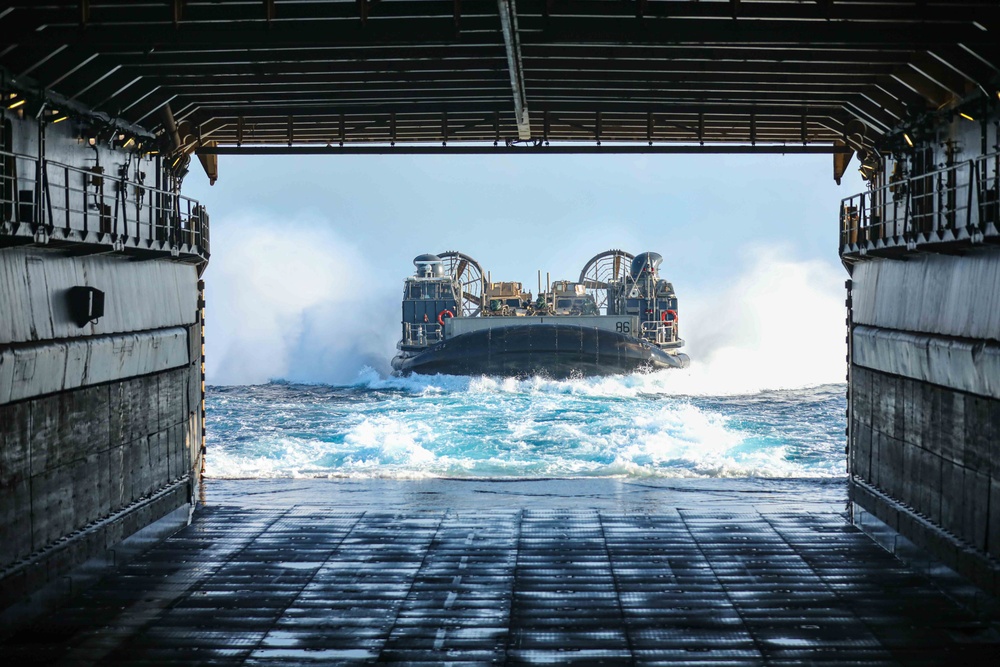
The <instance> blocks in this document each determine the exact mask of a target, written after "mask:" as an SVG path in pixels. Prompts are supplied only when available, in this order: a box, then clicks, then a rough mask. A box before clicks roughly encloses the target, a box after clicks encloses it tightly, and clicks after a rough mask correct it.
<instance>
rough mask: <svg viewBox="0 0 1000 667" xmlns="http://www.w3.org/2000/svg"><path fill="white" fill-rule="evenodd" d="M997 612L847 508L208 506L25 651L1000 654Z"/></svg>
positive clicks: (6, 650) (338, 655) (374, 656)
mask: <svg viewBox="0 0 1000 667" xmlns="http://www.w3.org/2000/svg"><path fill="white" fill-rule="evenodd" d="M998 650H1000V639H998V637H997V636H996V633H995V631H994V629H993V627H992V625H991V624H989V623H985V622H983V621H982V620H980V619H977V618H976V617H975V616H973V615H972V614H971V613H970V612H968V611H965V610H963V608H961V607H959V606H958V605H956V604H955V603H953V602H952V601H951V600H950V599H949V598H948V597H946V596H945V595H944V594H942V593H941V592H940V591H939V590H938V589H936V588H935V587H933V586H932V585H931V584H930V583H929V581H928V580H927V579H925V578H924V577H923V576H921V575H920V574H918V573H916V572H915V571H913V570H912V569H910V568H908V567H907V566H905V565H904V564H902V563H901V562H900V561H898V560H896V559H895V558H894V557H892V556H891V555H890V554H889V553H887V552H885V551H883V550H882V549H881V548H879V547H878V546H877V545H876V544H875V543H873V542H872V541H871V540H870V539H869V538H867V537H866V536H865V535H863V534H862V533H860V532H859V531H858V530H856V529H855V528H853V527H852V526H850V525H849V524H847V523H846V521H845V520H844V518H843V517H842V516H841V515H839V514H837V513H835V512H832V511H831V512H811V513H805V512H781V511H778V512H770V511H764V512H761V511H746V512H738V513H737V512H726V511H704V510H700V509H698V510H685V509H680V510H673V511H664V512H659V513H656V514H643V513H622V512H612V511H602V510H589V509H534V510H532V509H526V510H509V511H508V510H497V511H490V510H474V511H446V510H426V511H417V510H414V511H404V512H391V511H374V510H372V511H358V512H345V511H343V507H342V506H340V507H339V508H328V507H322V506H316V505H308V506H306V505H296V506H292V507H289V508H277V509H248V508H241V507H235V506H220V507H209V508H206V509H204V510H203V511H201V512H200V513H199V514H198V515H197V518H196V520H195V522H194V523H193V524H192V525H191V526H190V527H188V528H187V529H185V530H183V531H182V532H180V533H178V534H177V535H175V536H174V537H172V538H170V539H169V540H168V541H167V542H165V543H164V544H163V545H162V546H160V547H158V548H156V549H154V550H152V551H151V552H148V553H147V554H146V555H144V556H142V557H140V558H139V559H137V560H135V561H133V562H132V563H131V564H128V565H125V566H123V567H121V568H119V570H118V571H117V572H116V573H115V574H114V575H113V576H109V577H107V578H105V579H104V580H102V581H101V582H100V583H99V584H98V585H97V586H95V587H94V588H92V589H90V590H88V591H85V592H84V593H83V594H81V595H79V596H78V597H76V598H75V599H74V600H72V601H71V602H70V603H69V604H68V605H67V606H64V607H62V608H60V609H59V610H57V611H56V612H54V613H52V614H50V615H48V616H46V617H45V618H43V619H42V620H40V621H39V622H37V623H36V624H35V625H34V626H33V627H32V629H31V630H30V631H25V632H21V633H20V634H18V635H16V636H14V637H12V638H10V639H8V640H7V641H6V642H5V643H3V644H0V656H3V663H4V664H7V665H18V664H28V663H38V662H58V663H60V664H101V665H104V664H129V665H144V664H149V665H152V664H156V665H164V664H191V665H194V664H221V665H229V664H247V665H276V664H282V665H283V664H303V663H309V662H323V663H344V662H364V661H371V662H392V663H397V664H424V665H429V664H440V663H445V662H459V663H465V664H483V665H499V664H509V665H516V664H610V665H619V664H621V665H626V664H642V665H654V664H658V665H676V664H679V663H695V664H705V665H708V664H712V665H744V664H771V665H781V664H802V663H803V662H808V663H829V664H844V663H850V664H872V665H875V664H907V665H909V664H915V665H916V664H919V665H924V664H926V665H936V664H943V663H946V662H951V663H953V664H956V665H958V664H988V663H990V662H992V661H993V660H995V656H996V655H997V651H998Z"/></svg>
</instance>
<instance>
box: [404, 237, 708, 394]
mask: <svg viewBox="0 0 1000 667" xmlns="http://www.w3.org/2000/svg"><path fill="white" fill-rule="evenodd" d="M662 262H663V257H662V256H660V255H659V254H658V253H655V252H644V253H640V254H638V255H631V254H629V253H627V252H623V251H621V250H608V251H606V252H603V253H601V254H599V255H597V256H595V257H594V258H592V259H591V260H590V261H589V262H588V263H587V264H586V266H584V268H583V271H582V272H581V273H580V278H579V280H577V281H575V282H573V281H568V280H558V281H555V282H552V283H550V282H549V281H548V280H546V284H545V286H544V289H543V285H542V280H541V272H539V280H538V293H537V296H533V295H532V293H531V292H526V291H525V290H524V286H523V284H522V283H518V282H493V281H492V279H491V277H490V276H489V274H485V273H484V272H483V269H482V266H480V264H479V263H478V262H477V261H476V260H474V259H473V258H471V257H469V256H468V255H465V254H463V253H460V252H454V251H449V252H444V253H440V254H437V255H431V254H426V255H419V256H418V257H417V258H416V259H414V260H413V264H414V266H415V267H416V272H415V274H414V275H412V276H410V277H408V278H407V279H406V284H405V286H404V289H403V321H402V338H401V340H400V341H399V343H398V345H397V349H398V350H399V351H398V354H397V355H396V356H395V357H394V358H393V360H392V368H393V370H394V371H395V373H396V374H399V375H408V374H410V373H421V374H434V373H445V374H450V375H499V376H514V377H524V376H529V375H542V376H547V377H551V378H566V377H582V376H591V375H614V374H620V373H632V372H635V371H650V370H658V369H662V368H685V367H686V366H687V365H688V364H689V363H690V358H689V357H688V356H687V355H686V354H683V353H682V352H680V348H681V347H682V346H683V345H684V341H683V340H682V339H681V338H680V337H679V336H678V315H677V295H676V294H675V293H674V288H673V285H671V284H670V283H669V282H668V281H666V280H664V279H663V278H661V277H660V276H659V268H660V264H661V263H662Z"/></svg>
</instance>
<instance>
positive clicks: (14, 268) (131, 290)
mask: <svg viewBox="0 0 1000 667" xmlns="http://www.w3.org/2000/svg"><path fill="white" fill-rule="evenodd" d="M77 285H84V286H88V287H96V288H97V289H99V290H102V291H103V292H104V295H105V305H104V308H105V310H104V317H102V318H101V319H100V320H99V321H98V322H97V323H96V324H87V325H86V326H83V327H80V326H78V325H77V324H76V323H75V322H73V321H72V320H71V319H70V317H69V311H68V307H67V303H66V293H67V291H68V290H69V288H70V287H73V286H77ZM197 301H198V270H197V268H196V267H195V266H193V265H189V264H181V263H176V262H169V261H150V262H133V261H129V260H128V259H127V258H124V257H110V256H103V255H96V256H87V257H66V256H64V255H62V254H60V253H57V252H54V251H51V250H40V249H19V248H12V249H6V250H4V251H3V252H0V312H2V313H4V314H5V317H2V318H0V345H2V344H4V343H21V342H29V341H40V340H51V339H54V338H55V339H61V338H76V337H81V336H93V335H101V334H115V333H124V332H131V331H148V330H151V329H160V328H165V327H175V326H181V325H185V324H193V323H194V322H195V319H196V312H197V307H196V305H197Z"/></svg>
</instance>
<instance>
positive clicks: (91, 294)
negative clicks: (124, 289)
mask: <svg viewBox="0 0 1000 667" xmlns="http://www.w3.org/2000/svg"><path fill="white" fill-rule="evenodd" d="M66 300H67V306H68V307H69V316H70V319H72V320H73V322H74V323H75V324H76V325H77V326H78V327H85V326H87V325H88V324H91V323H96V322H97V321H98V320H99V319H101V318H102V317H103V316H104V292H102V291H101V290H99V289H97V288H95V287H89V286H85V285H77V286H76V287H70V288H69V290H68V291H67V293H66Z"/></svg>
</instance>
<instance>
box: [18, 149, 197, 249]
mask: <svg viewBox="0 0 1000 667" xmlns="http://www.w3.org/2000/svg"><path fill="white" fill-rule="evenodd" d="M11 161H16V163H15V169H14V170H13V173H11V172H10V170H9V169H6V168H0V223H6V224H7V225H10V227H11V228H12V229H14V230H15V231H16V230H17V229H18V228H20V227H21V226H22V225H26V226H27V227H28V228H29V229H30V230H31V231H32V233H38V232H40V231H44V232H45V233H46V234H47V235H49V236H51V235H52V234H53V233H55V232H62V233H63V235H64V236H67V237H68V236H69V235H70V234H71V233H72V232H78V233H82V234H83V235H84V236H90V235H91V233H93V234H96V235H97V238H99V239H107V240H111V241H112V242H122V243H125V244H127V243H129V242H130V241H131V242H139V241H142V242H148V243H149V244H150V245H152V244H154V243H156V244H158V245H159V247H163V248H170V249H174V250H179V249H180V248H182V247H183V246H188V247H189V248H191V249H192V250H194V251H197V252H199V253H200V254H202V255H204V256H208V254H209V233H208V215H207V214H206V212H205V208H204V207H203V206H201V205H199V203H198V202H197V201H196V200H194V199H191V198H190V197H185V196H183V195H181V194H179V193H176V192H170V191H168V190H163V189H161V188H156V187H153V186H149V185H146V184H144V183H141V182H137V181H132V180H128V179H127V178H126V177H124V176H113V175H109V174H105V173H104V172H103V170H102V169H100V168H98V167H92V168H89V169H87V168H81V167H74V166H72V165H67V164H63V163H60V162H55V161H53V160H47V159H46V160H40V159H39V158H38V157H37V156H31V155H23V154H19V153H11V152H8V151H2V150H0V167H3V166H4V165H3V163H10V162H11ZM22 174H24V175H22Z"/></svg>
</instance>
